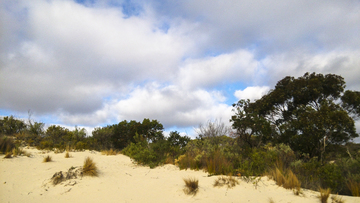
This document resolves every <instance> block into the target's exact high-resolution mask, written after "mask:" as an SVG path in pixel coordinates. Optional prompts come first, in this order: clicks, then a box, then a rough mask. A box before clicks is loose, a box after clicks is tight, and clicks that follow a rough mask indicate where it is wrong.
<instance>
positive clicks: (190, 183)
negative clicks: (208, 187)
mask: <svg viewBox="0 0 360 203" xmlns="http://www.w3.org/2000/svg"><path fill="white" fill-rule="evenodd" d="M183 180H184V182H185V188H184V192H185V194H187V195H196V193H197V192H198V190H199V180H197V179H195V178H186V179H185V178H184V179H183Z"/></svg>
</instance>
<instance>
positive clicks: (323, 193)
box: [318, 188, 331, 203]
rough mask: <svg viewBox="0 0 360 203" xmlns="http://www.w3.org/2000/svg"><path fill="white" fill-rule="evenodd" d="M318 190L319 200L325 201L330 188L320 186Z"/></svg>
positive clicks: (322, 202)
mask: <svg viewBox="0 0 360 203" xmlns="http://www.w3.org/2000/svg"><path fill="white" fill-rule="evenodd" d="M319 191H320V194H319V196H318V198H319V200H320V202H321V203H327V200H328V198H329V196H330V194H331V189H330V188H327V189H323V188H320V189H319Z"/></svg>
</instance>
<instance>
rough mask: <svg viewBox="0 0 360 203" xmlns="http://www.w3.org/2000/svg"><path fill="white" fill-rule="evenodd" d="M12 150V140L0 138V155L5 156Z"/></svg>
mask: <svg viewBox="0 0 360 203" xmlns="http://www.w3.org/2000/svg"><path fill="white" fill-rule="evenodd" d="M13 148H15V143H14V141H13V139H12V138H9V137H6V136H4V137H2V138H0V153H3V154H6V153H8V152H11V151H12V149H13Z"/></svg>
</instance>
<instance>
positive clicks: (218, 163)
mask: <svg viewBox="0 0 360 203" xmlns="http://www.w3.org/2000/svg"><path fill="white" fill-rule="evenodd" d="M206 164H207V172H208V173H209V174H210V175H221V174H229V173H231V172H232V171H233V167H232V164H231V163H230V162H229V161H228V160H226V158H225V157H224V156H223V155H222V153H221V152H220V151H219V150H216V151H215V152H214V153H213V154H212V155H211V156H210V157H209V158H208V159H207V161H206Z"/></svg>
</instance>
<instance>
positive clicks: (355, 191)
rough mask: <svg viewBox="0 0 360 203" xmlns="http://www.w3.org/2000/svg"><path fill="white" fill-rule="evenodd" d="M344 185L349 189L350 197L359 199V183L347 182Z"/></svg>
mask: <svg viewBox="0 0 360 203" xmlns="http://www.w3.org/2000/svg"><path fill="white" fill-rule="evenodd" d="M346 185H347V187H348V188H349V190H350V192H351V195H352V196H356V197H360V182H356V181H354V180H349V181H348V182H347V184H346Z"/></svg>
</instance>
